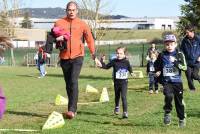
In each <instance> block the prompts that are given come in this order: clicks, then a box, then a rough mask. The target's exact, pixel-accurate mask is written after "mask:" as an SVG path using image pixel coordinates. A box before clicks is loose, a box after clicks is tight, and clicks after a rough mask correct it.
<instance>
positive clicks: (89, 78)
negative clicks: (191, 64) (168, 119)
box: [0, 66, 200, 134]
mask: <svg viewBox="0 0 200 134" xmlns="http://www.w3.org/2000/svg"><path fill="white" fill-rule="evenodd" d="M134 70H142V71H143V72H144V71H145V68H134ZM47 72H48V74H47V76H46V77H45V78H44V79H38V78H37V77H38V75H39V73H38V71H37V69H36V68H34V67H30V68H26V67H7V66H1V67H0V85H1V86H2V87H3V89H4V92H5V95H6V98H7V111H6V113H5V115H4V117H3V119H1V120H0V128H4V129H5V128H10V129H34V130H39V131H38V132H36V133H44V134H66V133H71V134H75V133H77V134H96V133H98V134H122V133H123V134H189V133H190V134H199V133H200V130H199V127H200V103H199V102H200V91H199V89H200V88H199V87H200V86H199V84H198V83H195V84H196V86H197V87H198V90H197V92H195V93H190V92H189V91H188V87H187V84H186V80H185V77H184V78H183V79H184V89H185V93H184V99H185V102H186V113H187V126H186V127H185V128H182V129H180V128H178V119H177V117H176V112H175V110H173V112H172V124H171V125H170V126H164V125H163V120H162V119H163V110H162V107H163V94H162V93H159V94H152V95H149V94H148V79H147V78H146V77H145V78H143V79H133V78H130V79H129V86H128V112H129V118H128V119H121V115H119V116H116V115H113V108H114V92H113V86H112V79H111V73H112V69H110V70H101V69H98V68H88V67H84V68H83V69H82V71H81V75H80V79H79V103H84V102H96V101H98V100H99V97H100V93H99V94H91V93H89V94H88V93H85V87H86V85H87V84H90V85H92V86H94V87H96V88H97V89H98V90H99V92H101V90H102V88H103V87H107V88H108V93H109V97H110V101H109V102H107V103H99V104H89V105H78V114H77V116H76V118H75V119H73V120H67V119H65V125H64V126H63V127H62V128H58V129H53V130H45V131H41V128H42V126H43V124H44V123H45V121H46V120H47V117H48V115H49V114H50V113H51V112H53V111H57V112H60V113H63V112H65V111H66V110H67V106H55V105H54V101H55V97H56V95H57V94H61V95H63V96H64V97H66V92H65V83H64V79H63V76H62V71H61V68H47ZM144 74H145V73H144ZM173 108H174V107H173ZM0 133H5V134H7V133H8V134H10V133H12V134H15V133H20V132H0ZM24 133H25V132H24ZM28 133H30V132H28Z"/></svg>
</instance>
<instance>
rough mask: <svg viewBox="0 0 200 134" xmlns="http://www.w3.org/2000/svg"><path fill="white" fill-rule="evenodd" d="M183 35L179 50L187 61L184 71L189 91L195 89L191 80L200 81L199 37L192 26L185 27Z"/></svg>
mask: <svg viewBox="0 0 200 134" xmlns="http://www.w3.org/2000/svg"><path fill="white" fill-rule="evenodd" d="M185 35H186V36H185V37H184V38H183V40H182V42H181V47H180V49H181V51H182V52H183V53H184V55H185V58H186V62H187V71H186V72H185V74H186V77H187V81H188V87H189V89H190V91H195V90H196V88H195V86H194V83H193V80H198V81H199V83H200V76H199V75H198V73H199V67H200V37H199V36H197V35H196V34H195V29H194V27H193V26H187V27H185Z"/></svg>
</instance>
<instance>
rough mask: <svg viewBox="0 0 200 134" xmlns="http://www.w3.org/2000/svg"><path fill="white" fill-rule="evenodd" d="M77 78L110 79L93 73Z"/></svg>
mask: <svg viewBox="0 0 200 134" xmlns="http://www.w3.org/2000/svg"><path fill="white" fill-rule="evenodd" d="M79 78H82V79H92V80H111V79H112V78H111V77H102V76H93V75H80V77H79Z"/></svg>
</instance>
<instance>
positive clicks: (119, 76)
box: [116, 69, 128, 79]
mask: <svg viewBox="0 0 200 134" xmlns="http://www.w3.org/2000/svg"><path fill="white" fill-rule="evenodd" d="M127 78H128V70H126V69H119V70H118V71H117V72H116V79H127Z"/></svg>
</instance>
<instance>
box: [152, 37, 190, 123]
mask: <svg viewBox="0 0 200 134" xmlns="http://www.w3.org/2000/svg"><path fill="white" fill-rule="evenodd" d="M164 45H165V50H164V51H163V52H162V53H160V54H159V56H158V59H157V60H156V63H155V70H156V76H157V77H159V79H160V81H161V83H162V85H163V88H164V89H163V94H164V96H165V104H164V107H163V109H164V112H165V113H164V124H165V125H170V123H171V114H170V113H171V111H172V100H173V98H174V102H175V107H176V112H177V116H178V118H179V127H184V126H185V125H186V119H185V106H184V102H183V83H182V79H181V70H183V71H185V70H186V69H187V65H186V61H185V57H184V55H183V53H181V52H178V50H176V47H177V43H176V37H175V36H174V35H173V34H169V35H166V36H165V37H164Z"/></svg>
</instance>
